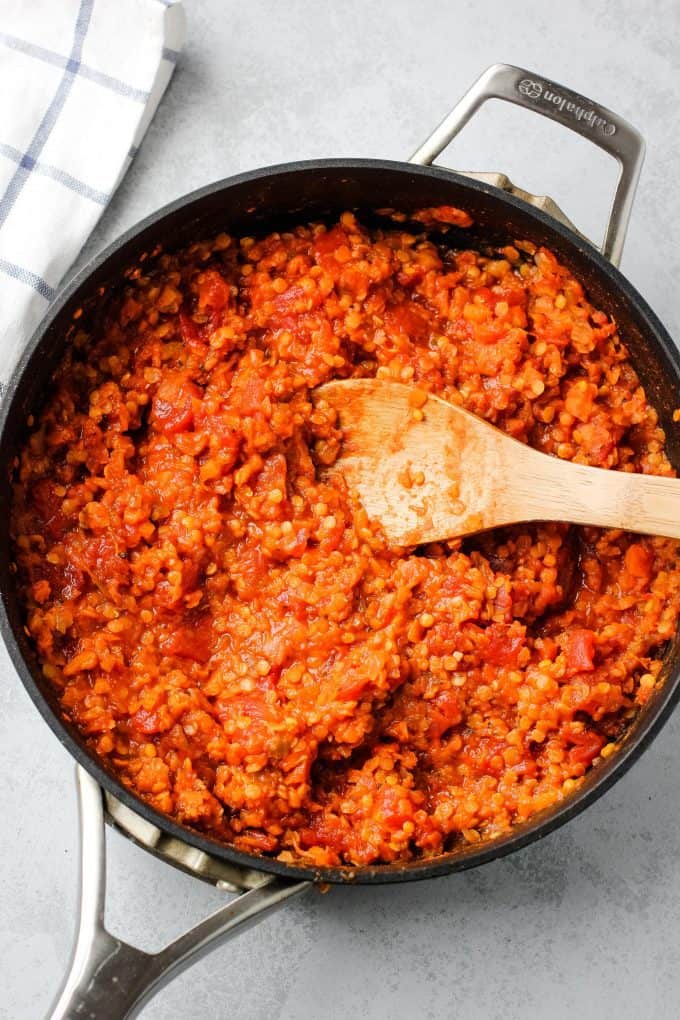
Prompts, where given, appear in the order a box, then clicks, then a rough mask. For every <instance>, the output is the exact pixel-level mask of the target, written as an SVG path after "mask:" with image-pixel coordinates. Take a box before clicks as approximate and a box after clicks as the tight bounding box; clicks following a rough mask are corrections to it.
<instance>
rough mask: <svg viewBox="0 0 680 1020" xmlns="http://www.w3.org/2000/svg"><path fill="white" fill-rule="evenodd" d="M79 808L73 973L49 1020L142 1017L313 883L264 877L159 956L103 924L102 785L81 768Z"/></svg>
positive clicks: (163, 950) (66, 981) (104, 880)
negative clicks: (185, 977) (177, 981)
mask: <svg viewBox="0 0 680 1020" xmlns="http://www.w3.org/2000/svg"><path fill="white" fill-rule="evenodd" d="M76 777H77V785H78V805H79V811H80V865H81V873H80V920H79V924H78V933H77V936H76V942H75V947H74V950H73V957H72V959H71V965H70V968H69V972H68V974H67V975H66V978H65V980H64V984H63V987H62V989H61V991H60V993H59V995H58V997H57V1000H56V1002H55V1004H54V1006H53V1007H52V1009H51V1011H50V1013H49V1020H82V1018H86V1017H96V1018H97V1020H125V1018H127V1017H135V1016H137V1015H138V1013H139V1011H140V1010H141V1009H142V1007H143V1006H144V1004H145V1003H146V1002H148V1000H149V999H150V998H151V996H152V995H154V994H155V993H156V992H157V991H158V990H159V989H160V988H162V987H163V985H166V984H167V983H168V981H171V980H172V978H174V977H175V976H176V975H177V974H180V973H181V972H182V971H183V970H185V969H186V968H187V967H188V966H190V965H191V964H192V963H193V962H194V961H195V960H198V959H199V958H200V957H201V956H204V955H205V954H206V953H207V952H209V951H210V950H211V949H214V948H215V947H216V946H218V945H220V944H221V943H222V942H225V941H226V940H227V939H229V938H232V937H233V936H235V935H238V934H240V933H241V932H242V931H244V930H245V929H246V928H249V927H251V925H253V924H256V923H257V922H258V921H259V920H261V919H262V918H264V917H266V915H267V914H270V913H271V912H272V911H274V910H276V909H277V908H278V907H281V906H283V904H284V903H285V902H286V901H287V900H288V899H290V898H291V896H297V895H298V894H299V893H301V892H304V890H306V889H309V888H311V883H310V882H291V881H286V880H285V879H281V878H276V877H275V876H274V875H263V876H262V885H260V886H258V888H256V889H251V890H250V891H249V892H246V893H242V894H241V895H240V896H237V897H236V899H234V900H231V901H230V902H229V903H227V904H225V906H223V907H220V908H219V910H216V911H215V913H214V914H211V915H210V916H209V917H206V918H205V920H204V921H201V922H199V924H197V925H196V926H195V927H194V928H191V929H189V931H187V932H185V933H184V934H183V935H180V936H179V937H178V938H176V939H175V940H174V941H173V942H171V943H170V944H169V945H167V946H166V947H165V948H164V949H161V951H160V952H158V953H145V952H143V951H142V950H141V949H137V948H135V947H134V946H131V945H129V944H128V943H127V942H123V941H122V940H121V939H119V938H116V937H115V936H114V935H111V934H110V933H109V932H108V931H107V930H106V928H105V927H104V906H105V899H106V837H105V832H104V809H103V802H102V791H101V789H100V787H99V784H98V783H97V782H96V781H95V780H94V779H93V778H92V777H91V776H90V775H89V773H88V772H86V771H85V769H83V768H81V767H80V766H78V768H77V774H76Z"/></svg>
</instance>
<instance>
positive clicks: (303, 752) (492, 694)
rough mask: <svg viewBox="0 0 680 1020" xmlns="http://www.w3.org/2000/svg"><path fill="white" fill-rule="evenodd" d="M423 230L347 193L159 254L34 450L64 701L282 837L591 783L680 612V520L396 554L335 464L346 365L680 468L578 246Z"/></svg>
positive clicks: (181, 805) (171, 804) (493, 538)
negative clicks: (660, 531) (651, 531)
mask: <svg viewBox="0 0 680 1020" xmlns="http://www.w3.org/2000/svg"><path fill="white" fill-rule="evenodd" d="M429 212H430V213H431V214H432V213H433V211H432V210H430V211H429ZM434 213H435V214H436V216H435V218H438V219H439V220H444V221H446V222H450V223H455V224H457V225H459V226H465V225H467V223H468V222H469V221H468V219H467V217H466V215H465V214H464V213H461V212H459V211H457V210H453V209H442V210H438V211H437V210H435V211H434ZM426 219H427V217H425V218H424V219H423V223H425V222H426ZM420 231H421V227H420V226H419V227H416V228H415V229H407V228H406V225H405V224H398V223H395V224H394V225H393V226H390V227H389V228H384V227H383V228H380V229H378V228H370V229H369V228H368V227H367V226H365V225H362V224H361V223H360V222H359V221H358V220H357V218H356V217H355V216H354V215H353V214H350V213H345V214H343V215H342V216H341V217H340V219H339V220H338V221H337V222H335V223H334V224H331V225H323V224H310V225H305V226H300V227H298V228H297V229H294V230H292V231H291V232H289V233H273V234H270V235H269V236H267V237H264V238H261V239H256V238H252V237H244V238H241V239H240V240H237V239H234V238H231V237H229V236H227V235H225V234H220V235H219V236H217V237H216V238H214V239H213V240H210V241H207V242H205V243H196V244H193V245H191V246H190V247H187V248H186V249H184V250H182V251H180V252H178V253H175V254H163V253H161V254H159V255H158V256H156V257H154V258H150V259H148V260H147V261H146V262H143V263H140V264H139V265H137V266H136V267H134V268H132V269H131V270H129V271H128V273H127V274H126V279H125V281H124V283H123V285H122V286H121V287H120V288H116V289H115V292H114V291H112V292H111V294H110V295H104V299H103V300H104V304H103V306H102V309H101V310H100V311H99V313H98V315H97V318H96V320H95V319H93V320H92V321H93V323H95V324H94V325H90V326H88V325H87V324H86V318H87V317H86V316H83V318H82V325H81V324H80V323H76V324H75V327H74V335H73V337H72V339H71V343H70V347H69V351H68V353H67V355H66V357H65V360H64V361H63V364H62V365H61V366H60V368H59V369H58V371H57V372H56V375H55V378H54V386H53V390H52V392H51V394H50V395H49V396H48V398H47V402H46V405H45V408H44V410H43V411H42V412H41V413H40V414H39V416H38V417H37V419H36V420H35V421H34V422H31V423H30V425H31V430H30V436H29V438H28V439H27V440H26V443H25V446H24V448H23V451H22V453H21V457H20V462H19V464H18V468H17V476H16V483H15V492H14V503H13V514H12V536H13V543H14V556H15V559H16V564H17V570H18V577H19V581H20V585H21V589H22V591H23V593H24V602H25V608H26V626H27V631H28V633H29V634H30V637H31V638H32V640H33V642H34V644H35V647H36V649H37V653H38V656H39V659H40V661H41V663H42V669H43V672H44V676H45V679H46V682H47V683H49V684H50V685H52V686H53V687H54V688H55V690H56V691H57V694H58V698H59V701H60V705H61V709H62V711H63V713H64V715H65V716H66V717H67V718H68V719H69V720H70V721H71V722H72V723H73V724H74V725H75V726H76V727H77V729H78V730H79V731H80V732H81V733H82V734H83V735H84V736H85V738H86V739H87V742H88V744H89V745H90V747H91V748H92V749H93V751H95V752H96V754H97V755H98V756H99V757H100V758H101V759H102V760H103V762H104V763H105V764H106V767H107V768H108V769H109V770H110V771H111V772H112V773H114V774H115V775H116V776H117V777H118V778H119V779H120V780H121V781H122V782H123V783H124V784H125V785H126V786H127V787H129V788H130V789H131V790H132V791H134V793H136V794H137V795H139V796H140V797H141V798H143V799H144V800H145V801H147V802H148V803H149V804H151V805H153V807H154V808H156V809H157V810H159V811H160V812H163V813H165V814H166V815H168V816H171V817H172V818H174V819H176V820H178V821H179V822H180V823H182V824H184V825H189V826H191V827H193V828H195V829H197V830H199V831H203V832H205V833H208V834H210V835H211V836H213V837H216V838H218V839H220V840H222V841H224V842H227V843H229V844H232V845H234V846H236V847H238V848H239V849H241V850H246V851H253V852H259V853H263V854H268V855H272V856H277V857H278V858H279V859H281V860H284V861H299V860H303V861H306V862H308V863H311V864H314V865H317V866H323V865H339V864H349V865H365V864H370V863H381V862H390V861H395V860H401V861H405V860H409V859H414V858H418V857H423V856H432V855H436V854H440V853H442V852H444V851H448V850H452V849H455V848H456V847H457V846H459V845H463V844H465V843H475V842H478V841H480V840H485V839H490V838H493V837H496V836H498V835H499V834H502V833H505V832H507V831H508V830H509V829H510V828H511V827H512V826H513V824H516V823H518V822H521V821H523V820H526V819H527V818H529V817H530V816H532V815H533V814H534V813H536V812H538V811H540V810H542V809H544V808H547V807H549V806H550V805H552V804H554V803H555V802H557V801H559V800H561V799H563V798H565V797H567V796H568V795H569V794H570V792H571V791H574V790H575V789H576V788H577V787H578V786H579V785H580V784H581V783H582V781H583V777H584V775H585V774H586V772H587V770H588V769H589V768H590V767H591V766H592V765H593V763H594V762H595V763H596V762H598V761H599V760H601V759H602V758H606V757H607V756H608V755H610V754H611V753H612V752H613V750H614V749H615V747H616V744H617V741H618V740H619V739H620V738H621V737H622V736H623V735H624V734H625V732H626V730H627V728H628V727H629V725H630V723H631V720H632V719H633V718H634V716H635V714H636V712H637V711H638V710H639V709H640V706H642V705H643V704H644V703H645V701H646V700H647V699H648V698H649V697H650V695H651V693H652V691H653V689H654V687H655V685H656V684H657V680H658V677H659V673H660V670H661V666H662V655H663V648H664V643H665V642H666V641H667V640H668V639H670V638H671V637H672V636H673V634H674V633H675V629H676V625H677V620H678V614H679V611H680V570H678V548H677V544H676V543H675V542H673V541H670V540H667V539H660V538H653V537H649V538H648V537H640V536H632V535H630V534H626V533H624V532H621V531H607V530H600V529H595V528H580V527H573V526H570V525H567V524H564V525H563V524H533V525H523V526H515V527H512V528H506V529H503V530H499V531H494V532H491V533H488V534H484V535H479V536H475V537H473V538H468V539H466V540H465V541H462V542H461V541H453V542H450V543H444V544H442V543H439V544H435V545H429V546H426V547H419V548H415V549H404V548H394V547H390V546H389V544H388V543H387V542H386V540H385V538H384V536H383V535H382V533H381V531H380V529H379V527H378V526H377V525H376V524H374V523H373V522H371V521H369V520H368V519H367V518H366V515H365V513H364V511H363V510H362V507H361V505H360V504H359V503H358V501H357V499H356V498H355V496H354V495H353V494H352V492H350V491H348V490H347V488H346V486H345V483H344V482H343V480H342V478H341V477H337V476H334V475H333V474H332V473H330V474H326V473H324V470H323V469H324V468H326V467H328V466H330V465H332V464H333V462H334V459H335V458H336V456H337V454H338V451H339V449H340V447H341V443H342V434H341V432H340V430H339V428H338V425H337V422H336V420H335V418H334V415H333V412H332V411H331V409H330V408H328V407H324V405H323V404H320V405H319V406H317V407H315V406H314V404H313V401H312V398H311V393H312V391H313V389H314V388H315V387H316V386H318V385H319V384H321V383H324V382H327V381H328V380H330V379H333V378H345V377H350V376H352V377H357V376H378V377H382V378H388V379H394V380H398V381H400V382H405V383H413V384H414V385H417V386H418V387H419V388H420V389H423V390H426V391H429V392H432V393H436V394H439V395H442V396H444V397H445V398H447V399H449V400H452V401H455V402H458V403H460V404H462V405H463V406H465V407H466V408H468V409H469V410H470V411H472V412H474V413H475V414H477V415H480V416H481V417H483V418H485V419H486V420H487V421H490V422H492V423H493V424H495V425H497V426H498V427H500V428H501V429H503V430H504V431H505V432H507V433H508V434H509V435H511V436H514V437H515V438H517V439H519V440H522V441H523V442H526V443H530V444H531V445H532V446H534V447H535V448H537V449H539V450H543V451H545V452H546V453H548V454H551V455H553V456H557V457H561V458H565V459H567V460H572V461H576V462H579V463H584V464H591V465H595V466H597V467H602V468H611V469H616V470H621V471H642V472H646V473H650V474H659V475H671V474H673V473H674V472H673V470H672V467H671V465H670V463H669V461H668V459H667V457H666V454H665V452H664V435H663V432H662V430H661V429H660V427H659V424H658V421H657V415H656V413H655V411H654V409H653V407H651V406H650V404H649V402H648V401H647V399H646V396H645V393H644V390H643V388H642V386H641V385H640V382H639V380H638V378H637V376H636V373H635V371H634V369H633V367H632V365H631V362H630V360H629V356H628V352H627V350H626V347H625V345H624V342H623V340H622V338H621V337H620V336H619V335H618V333H617V328H616V324H615V323H614V322H613V321H612V320H611V319H610V318H609V317H608V316H607V315H606V314H604V313H603V312H602V311H600V310H598V309H596V308H594V307H593V306H592V305H591V304H590V302H589V300H588V298H587V295H586V293H585V292H584V289H583V286H582V285H581V283H580V282H579V281H578V280H576V279H574V277H573V276H572V275H571V274H570V272H569V271H568V270H567V269H566V268H565V267H564V266H563V265H561V264H560V263H559V262H558V260H557V258H556V257H555V255H554V254H552V253H551V252H550V251H548V250H546V249H544V248H537V247H536V246H534V245H532V244H530V243H519V242H517V243H515V244H511V245H508V246H506V247H502V248H498V249H493V250H492V249H488V250H481V251H480V250H473V249H472V248H470V249H469V250H461V249H456V250H454V249H451V248H448V247H447V246H446V243H445V238H444V236H442V237H440V238H437V237H433V236H432V235H431V233H427V231H426V230H424V229H423V232H420Z"/></svg>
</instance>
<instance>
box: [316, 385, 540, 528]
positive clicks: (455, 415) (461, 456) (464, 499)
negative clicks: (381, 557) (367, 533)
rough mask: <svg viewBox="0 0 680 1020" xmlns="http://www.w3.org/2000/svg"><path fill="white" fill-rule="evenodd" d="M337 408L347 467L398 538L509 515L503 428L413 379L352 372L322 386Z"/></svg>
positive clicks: (350, 480) (370, 509)
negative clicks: (502, 491) (409, 382)
mask: <svg viewBox="0 0 680 1020" xmlns="http://www.w3.org/2000/svg"><path fill="white" fill-rule="evenodd" d="M315 400H316V402H317V404H320V402H321V401H325V402H326V403H327V404H329V405H330V406H332V407H333V408H334V409H335V410H336V412H337V414H338V420H339V424H340V427H341V428H342V431H343V445H342V448H341V450H340V456H339V458H338V460H337V461H336V462H335V464H334V466H333V468H332V469H331V470H333V471H341V472H342V474H343V475H344V477H345V479H346V481H347V484H348V485H349V487H350V488H351V489H354V490H355V491H356V492H357V494H358V496H359V499H360V500H361V502H362V504H363V506H364V508H365V510H366V512H367V514H368V516H369V517H370V518H371V519H373V520H375V521H378V522H379V523H380V524H381V525H382V528H383V530H384V532H385V534H386V536H387V538H388V539H389V540H390V542H392V543H394V544H395V545H420V544H422V543H424V542H435V541H439V540H442V539H447V538H455V537H458V536H463V535H468V534H472V533H474V532H477V531H483V530H485V529H487V528H491V527H495V526H496V525H497V524H501V523H506V521H505V520H504V519H503V518H504V516H505V515H504V512H503V508H502V505H500V504H502V499H500V498H499V492H498V485H497V483H498V480H499V477H500V474H499V473H500V469H501V467H503V468H505V462H506V459H507V453H508V444H510V446H511V447H513V448H514V447H517V448H519V450H520V451H521V450H523V449H524V448H523V447H522V445H521V444H520V443H516V442H515V441H514V440H512V439H509V438H508V437H507V436H504V435H503V433H501V432H500V431H499V430H498V429H495V428H493V426H491V425H488V424H487V423H486V422H484V421H482V420H481V419H479V418H476V417H475V416H474V415H472V414H470V413H469V412H468V411H465V410H464V409H463V408H461V407H457V406H456V405H454V404H450V403H448V402H447V401H445V400H441V399H440V398H439V397H433V396H431V395H428V394H427V393H425V392H424V391H423V390H419V389H418V388H417V387H415V386H405V385H403V384H401V383H396V382H388V381H384V380H381V379H350V380H346V381H336V382H331V383H327V384H326V385H325V386H320V387H319V388H318V389H317V390H316V391H315Z"/></svg>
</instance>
